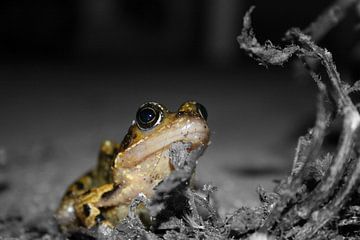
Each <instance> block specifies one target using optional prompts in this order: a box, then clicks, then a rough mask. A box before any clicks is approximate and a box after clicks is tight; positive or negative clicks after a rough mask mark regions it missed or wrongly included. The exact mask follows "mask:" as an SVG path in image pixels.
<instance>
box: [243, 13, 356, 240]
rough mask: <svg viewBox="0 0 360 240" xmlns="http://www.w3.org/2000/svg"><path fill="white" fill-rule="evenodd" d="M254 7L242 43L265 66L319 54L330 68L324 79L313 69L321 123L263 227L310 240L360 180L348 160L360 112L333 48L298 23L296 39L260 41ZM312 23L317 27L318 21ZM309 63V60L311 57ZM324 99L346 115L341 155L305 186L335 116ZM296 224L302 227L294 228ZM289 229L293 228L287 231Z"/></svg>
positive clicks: (303, 147)
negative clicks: (254, 26) (284, 42)
mask: <svg viewBox="0 0 360 240" xmlns="http://www.w3.org/2000/svg"><path fill="white" fill-rule="evenodd" d="M252 11H253V8H250V10H249V11H248V12H247V13H246V15H245V17H244V27H243V31H242V34H241V35H240V36H239V37H238V41H239V44H240V47H241V48H242V49H243V50H245V51H246V52H247V53H248V55H250V56H251V57H253V58H254V59H256V60H257V61H258V62H259V63H261V64H263V65H282V64H284V63H285V62H287V61H288V60H289V59H290V58H291V57H292V56H297V57H299V58H300V59H302V60H304V59H305V58H315V59H318V60H319V61H320V63H321V64H322V66H323V67H324V68H325V70H326V75H327V78H328V80H321V78H320V77H318V74H316V73H315V72H314V71H313V70H312V69H311V68H310V69H309V70H310V75H311V76H312V77H313V78H314V80H315V82H316V83H317V86H318V88H319V90H320V99H319V111H318V117H317V122H316V124H315V127H314V128H313V130H312V132H311V134H310V136H308V138H307V139H306V138H302V140H303V141H300V142H299V144H300V145H299V146H298V151H297V154H299V155H297V156H296V163H295V169H294V171H293V173H292V175H291V176H290V178H289V179H288V181H287V183H286V184H284V185H282V186H281V187H280V190H281V191H280V200H279V201H278V202H277V204H276V206H275V207H274V209H273V211H272V212H271V214H270V216H269V217H268V219H267V220H266V222H265V224H264V225H263V226H262V228H261V231H263V232H267V231H270V232H273V233H275V234H280V233H281V234H283V235H286V236H287V237H291V236H293V235H296V236H297V238H296V239H308V238H311V237H312V236H313V235H314V234H315V233H316V231H317V230H319V229H320V228H322V227H323V226H325V225H326V224H327V223H328V222H329V221H331V220H332V218H333V217H335V216H336V215H337V214H338V213H339V211H340V210H341V208H342V207H343V206H344V204H345V203H346V202H347V201H348V200H349V199H350V197H351V194H352V193H353V191H354V189H355V188H356V186H357V184H358V183H359V179H360V164H355V167H353V168H349V167H348V163H349V161H350V160H351V156H352V153H353V152H354V151H355V152H356V154H357V155H359V144H358V142H357V135H358V129H359V125H360V115H359V112H358V111H357V109H356V107H355V105H354V104H353V103H352V101H351V99H350V97H349V96H348V91H347V90H348V89H349V87H348V86H347V85H346V84H345V83H343V82H342V80H341V78H340V74H339V73H338V71H337V69H336V65H335V63H334V61H333V59H332V54H331V53H330V52H329V51H327V50H326V49H323V48H321V47H319V46H318V45H316V44H315V43H314V42H313V40H312V39H311V37H310V36H308V35H306V34H304V33H303V32H301V31H300V30H299V29H295V28H294V29H291V30H289V31H288V32H287V34H286V39H287V40H288V41H291V44H288V45H287V46H285V47H282V48H281V47H275V46H274V45H272V44H269V43H268V42H266V43H265V44H264V45H261V44H260V43H259V42H258V41H257V39H256V37H255V34H254V31H253V29H252V26H251V18H250V14H251V12H252ZM316 26H318V25H316ZM313 28H314V29H316V27H315V25H314V26H313ZM304 63H305V64H306V61H304ZM325 98H327V99H329V100H331V102H333V103H334V104H335V107H336V108H337V112H338V114H339V115H341V116H342V117H343V130H342V134H341V138H340V141H339V144H338V148H337V151H336V154H335V156H334V158H333V159H332V162H331V164H330V166H329V168H328V170H327V171H326V174H325V176H324V177H323V179H321V181H320V182H319V183H318V184H317V186H316V187H315V188H314V189H306V187H307V186H306V180H307V177H308V175H309V173H308V172H309V169H310V167H311V166H312V165H314V163H316V161H317V159H318V158H319V153H320V150H321V147H322V142H323V139H324V137H325V131H326V129H327V128H328V127H329V124H330V122H331V120H332V110H331V108H327V107H325ZM354 145H355V148H354ZM347 170H348V171H347ZM346 171H347V172H346ZM304 184H305V185H304ZM304 187H305V188H304ZM300 220H305V221H306V222H307V223H306V224H305V225H304V226H303V227H302V225H298V223H299V221H300ZM294 226H296V227H297V228H295V229H291V228H292V227H294ZM290 229H291V231H290ZM288 230H289V232H288V233H287V234H284V232H285V233H286V231H288ZM289 233H290V234H289Z"/></svg>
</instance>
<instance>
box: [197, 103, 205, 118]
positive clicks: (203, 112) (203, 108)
mask: <svg viewBox="0 0 360 240" xmlns="http://www.w3.org/2000/svg"><path fill="white" fill-rule="evenodd" d="M196 108H197V111H198V112H199V114H200V115H201V117H202V118H203V119H205V120H207V118H208V113H207V111H206V108H205V107H204V105H202V104H200V103H196Z"/></svg>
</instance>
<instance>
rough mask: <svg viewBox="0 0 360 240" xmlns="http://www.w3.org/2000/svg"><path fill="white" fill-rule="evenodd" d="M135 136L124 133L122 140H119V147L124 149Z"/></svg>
mask: <svg viewBox="0 0 360 240" xmlns="http://www.w3.org/2000/svg"><path fill="white" fill-rule="evenodd" d="M135 137H136V134H133V135H132V134H130V133H128V134H126V135H125V137H124V140H123V141H122V142H121V148H122V149H126V148H127V147H128V146H129V145H130V143H131V139H133V138H135Z"/></svg>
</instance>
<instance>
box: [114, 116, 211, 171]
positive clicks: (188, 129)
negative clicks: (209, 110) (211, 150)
mask: <svg viewBox="0 0 360 240" xmlns="http://www.w3.org/2000/svg"><path fill="white" fill-rule="evenodd" d="M209 138H210V131H209V128H208V126H207V123H206V121H205V120H203V119H201V118H191V117H189V118H181V119H178V120H177V121H174V122H173V123H172V124H170V125H163V126H159V128H158V129H156V130H155V131H153V132H152V133H151V134H149V135H148V136H146V137H145V138H143V139H141V140H140V141H138V142H136V143H134V144H133V145H131V146H129V147H128V148H127V149H126V150H125V151H124V152H121V153H119V154H118V156H117V158H116V160H115V168H131V167H134V166H136V165H138V164H139V163H141V162H143V161H144V160H145V159H147V158H148V157H149V156H151V155H153V154H155V153H158V152H164V151H166V150H169V149H170V146H171V144H173V143H175V142H186V143H191V149H195V148H198V147H199V146H204V149H205V148H206V147H207V145H208V143H209ZM191 149H189V150H191Z"/></svg>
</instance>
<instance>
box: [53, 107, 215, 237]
mask: <svg viewBox="0 0 360 240" xmlns="http://www.w3.org/2000/svg"><path fill="white" fill-rule="evenodd" d="M206 119H207V112H206V109H205V107H204V106H202V105H201V104H199V103H196V102H194V101H189V102H185V103H184V104H182V105H181V106H180V108H179V109H178V111H176V112H170V111H169V110H168V109H166V108H165V107H164V106H163V105H161V104H158V103H155V102H148V103H145V104H143V105H142V106H140V108H139V110H138V111H137V114H136V120H135V121H134V122H133V123H132V125H131V126H130V128H129V130H128V133H127V134H126V135H125V137H124V139H123V141H122V142H121V144H118V143H115V142H112V141H104V142H103V144H102V145H101V147H100V153H99V157H98V164H97V166H96V167H95V168H94V169H92V170H91V171H89V172H87V173H86V174H85V175H83V176H82V177H80V178H79V179H78V180H76V181H75V182H74V183H73V184H71V185H70V186H69V187H68V189H67V191H66V193H65V194H64V196H63V198H62V201H61V204H60V206H59V208H58V210H57V212H56V218H57V220H58V222H59V224H60V226H61V228H62V229H63V230H64V231H66V230H67V229H69V228H74V227H79V226H84V227H86V228H91V227H94V226H96V225H98V224H105V225H106V226H109V227H113V226H115V225H116V224H117V223H119V222H120V221H122V220H123V219H124V218H125V217H126V216H127V213H128V207H129V204H130V203H131V201H132V200H133V199H134V198H135V197H136V196H137V195H138V194H139V193H143V194H144V195H145V196H146V197H148V198H151V197H152V196H153V194H154V190H153V189H154V187H156V185H158V184H159V183H160V182H161V181H162V180H163V179H164V178H166V177H167V176H169V175H170V173H171V172H172V171H173V170H174V167H173V165H172V164H171V161H170V159H169V149H170V146H171V144H173V143H175V142H179V141H180V142H188V143H191V148H190V149H189V151H191V150H192V149H196V148H198V147H200V146H201V147H205V148H206V147H207V145H208V143H209V137H210V131H209V128H208V125H207V122H206ZM138 213H139V214H146V210H145V209H144V208H141V207H140V208H139V209H138Z"/></svg>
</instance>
